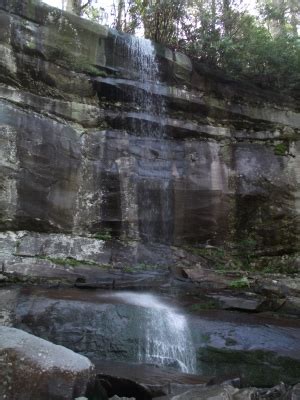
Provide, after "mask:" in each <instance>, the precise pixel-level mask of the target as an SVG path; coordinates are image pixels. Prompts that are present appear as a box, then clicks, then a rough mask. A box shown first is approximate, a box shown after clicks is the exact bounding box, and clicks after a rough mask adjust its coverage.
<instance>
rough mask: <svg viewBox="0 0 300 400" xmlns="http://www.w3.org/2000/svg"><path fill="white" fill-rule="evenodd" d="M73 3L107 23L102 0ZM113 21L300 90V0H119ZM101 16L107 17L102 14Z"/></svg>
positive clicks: (236, 71)
mask: <svg viewBox="0 0 300 400" xmlns="http://www.w3.org/2000/svg"><path fill="white" fill-rule="evenodd" d="M68 7H69V9H70V8H71V9H72V10H73V12H75V13H77V14H79V15H81V14H82V13H85V14H86V15H87V16H88V17H89V18H91V19H94V20H95V21H97V22H102V23H103V11H104V10H103V7H101V0H98V1H97V0H68ZM111 13H112V16H113V18H112V19H111V23H110V25H111V26H112V27H114V28H116V29H118V30H120V31H124V32H127V33H131V34H134V33H136V32H139V33H142V34H143V36H144V37H145V38H149V39H151V40H154V41H155V42H158V43H162V44H164V45H166V46H170V47H172V48H173V49H175V50H178V51H182V52H184V53H186V54H188V55H189V56H190V57H192V58H194V59H197V60H199V61H203V62H205V63H207V64H209V65H210V66H211V67H213V68H218V69H220V70H223V71H225V72H226V73H227V74H228V75H230V76H232V77H235V78H242V79H249V80H251V81H252V82H255V83H256V84H258V85H260V86H263V87H273V88H278V89H279V88H280V89H281V90H284V89H286V90H287V91H292V92H293V93H294V94H297V93H298V94H299V90H300V89H299V87H300V39H299V30H300V3H299V1H298V0H257V3H256V7H255V8H252V10H251V13H250V12H249V10H247V7H246V0H117V3H115V5H114V7H113V9H112V10H111ZM101 16H102V17H101Z"/></svg>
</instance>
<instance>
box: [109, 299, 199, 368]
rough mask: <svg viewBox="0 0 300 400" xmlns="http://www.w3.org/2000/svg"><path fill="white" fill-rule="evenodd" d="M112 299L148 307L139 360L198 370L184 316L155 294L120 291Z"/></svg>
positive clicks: (144, 319) (145, 312)
mask: <svg viewBox="0 0 300 400" xmlns="http://www.w3.org/2000/svg"><path fill="white" fill-rule="evenodd" d="M110 296H112V297H114V298H117V299H120V300H122V301H124V302H125V303H127V304H132V305H135V306H139V307H144V308H145V310H144V312H143V320H142V321H141V324H143V331H144V337H143V338H142V339H141V340H140V342H139V344H138V347H139V348H138V358H139V360H138V361H140V362H144V363H154V364H158V365H162V366H171V367H175V368H177V369H180V370H181V371H182V372H186V373H193V372H195V371H196V357H195V348H194V345H193V341H192V337H191V332H190V329H189V326H188V322H187V320H186V318H185V316H184V315H181V314H179V313H178V312H177V311H176V310H175V309H173V308H172V307H170V306H168V305H167V304H165V303H163V302H162V301H160V299H159V298H158V297H156V296H154V295H152V294H141V293H133V292H119V293H113V294H111V295H110Z"/></svg>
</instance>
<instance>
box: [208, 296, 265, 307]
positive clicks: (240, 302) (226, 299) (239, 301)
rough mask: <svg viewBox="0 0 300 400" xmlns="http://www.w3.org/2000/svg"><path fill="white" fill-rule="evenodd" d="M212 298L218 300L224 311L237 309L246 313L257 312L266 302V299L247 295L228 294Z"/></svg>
mask: <svg viewBox="0 0 300 400" xmlns="http://www.w3.org/2000/svg"><path fill="white" fill-rule="evenodd" d="M211 297H212V298H214V299H216V300H218V302H219V303H220V304H221V308H223V309H225V310H226V309H236V310H245V311H256V310H258V309H259V307H260V306H261V305H262V304H263V302H264V301H265V298H264V297H261V296H258V295H255V294H254V293H253V294H252V295H250V294H248V295H247V294H245V295H243V296H232V295H227V294H218V295H212V296H211Z"/></svg>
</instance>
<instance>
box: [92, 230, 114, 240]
mask: <svg viewBox="0 0 300 400" xmlns="http://www.w3.org/2000/svg"><path fill="white" fill-rule="evenodd" d="M93 238H94V239H98V240H104V241H107V240H111V239H112V234H111V229H108V228H107V229H103V231H101V232H97V233H95V234H94V235H93Z"/></svg>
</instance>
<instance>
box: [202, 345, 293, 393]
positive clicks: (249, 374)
mask: <svg viewBox="0 0 300 400" xmlns="http://www.w3.org/2000/svg"><path fill="white" fill-rule="evenodd" d="M229 345H231V344H229ZM197 359H198V366H199V369H200V371H201V373H203V374H204V375H223V374H224V375H225V374H228V371H230V372H231V373H232V374H233V375H234V374H236V375H237V376H240V377H241V378H242V384H243V385H250V386H251V385H253V386H258V387H268V386H273V385H275V384H277V383H278V382H280V381H284V382H286V383H288V384H296V383H297V382H298V381H299V376H300V361H299V360H294V359H291V358H288V357H282V356H278V355H276V354H275V353H273V352H271V351H262V350H254V351H239V350H231V349H217V348H214V347H209V346H208V347H205V348H200V349H199V350H198V354H197Z"/></svg>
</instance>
